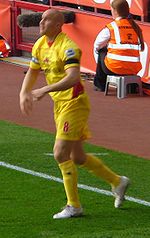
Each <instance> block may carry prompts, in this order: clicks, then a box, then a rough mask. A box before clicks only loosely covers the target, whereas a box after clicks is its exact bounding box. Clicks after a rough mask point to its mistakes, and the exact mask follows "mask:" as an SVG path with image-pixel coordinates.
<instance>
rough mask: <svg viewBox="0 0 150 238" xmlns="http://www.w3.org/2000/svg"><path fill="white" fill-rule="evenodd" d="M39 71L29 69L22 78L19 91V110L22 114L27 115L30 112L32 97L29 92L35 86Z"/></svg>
mask: <svg viewBox="0 0 150 238" xmlns="http://www.w3.org/2000/svg"><path fill="white" fill-rule="evenodd" d="M38 74H39V70H34V69H31V68H29V70H28V71H27V74H26V76H25V78H24V81H23V84H22V87H21V91H20V109H21V112H22V113H23V114H26V115H28V114H29V112H30V111H31V110H32V101H33V100H32V95H31V90H32V88H33V85H34V84H35V82H36V80H37V77H38Z"/></svg>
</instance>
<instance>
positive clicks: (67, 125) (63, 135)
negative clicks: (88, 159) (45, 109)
mask: <svg viewBox="0 0 150 238" xmlns="http://www.w3.org/2000/svg"><path fill="white" fill-rule="evenodd" d="M89 111H90V108H89V101H88V97H87V95H86V94H82V95H80V96H78V97H77V98H74V99H72V100H70V101H65V102H64V101H63V102H57V103H55V104H54V116H55V123H56V129H57V133H56V139H62V140H71V141H77V140H85V139H88V138H89V137H90V131H89V129H88V116H89Z"/></svg>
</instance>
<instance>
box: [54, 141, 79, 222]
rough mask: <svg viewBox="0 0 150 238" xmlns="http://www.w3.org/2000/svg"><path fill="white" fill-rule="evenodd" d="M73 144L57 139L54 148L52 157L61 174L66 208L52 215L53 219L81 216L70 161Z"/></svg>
mask: <svg viewBox="0 0 150 238" xmlns="http://www.w3.org/2000/svg"><path fill="white" fill-rule="evenodd" d="M73 144H74V142H73V141H66V140H61V139H57V140H56V142H55V146H54V157H55V159H56V160H57V162H58V164H59V168H60V170H61V173H62V177H63V182H64V188H65V192H66V197H67V205H66V207H65V208H64V209H63V210H62V211H61V212H59V213H57V214H55V215H54V218H55V219H59V218H69V217H73V216H80V215H81V214H82V208H81V204H80V201H79V195H78V188H77V170H76V165H75V164H74V162H73V161H72V160H71V159H70V153H71V150H72V147H73Z"/></svg>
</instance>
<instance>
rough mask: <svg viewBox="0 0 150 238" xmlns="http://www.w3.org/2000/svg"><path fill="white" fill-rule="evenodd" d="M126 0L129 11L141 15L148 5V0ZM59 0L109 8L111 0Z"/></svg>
mask: <svg viewBox="0 0 150 238" xmlns="http://www.w3.org/2000/svg"><path fill="white" fill-rule="evenodd" d="M127 1H128V3H129V6H130V12H131V13H132V14H134V15H138V16H143V12H144V11H145V9H146V6H147V7H148V0H127ZM58 2H60V1H58ZM61 2H66V3H72V4H77V5H84V6H90V7H95V8H100V9H107V10H110V2H111V0H62V1H61ZM144 8H145V9H144Z"/></svg>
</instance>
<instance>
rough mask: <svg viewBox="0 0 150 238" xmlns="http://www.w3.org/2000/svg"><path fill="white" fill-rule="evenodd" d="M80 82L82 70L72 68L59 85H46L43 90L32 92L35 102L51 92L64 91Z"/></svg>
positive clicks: (67, 71)
mask: <svg viewBox="0 0 150 238" xmlns="http://www.w3.org/2000/svg"><path fill="white" fill-rule="evenodd" d="M79 81H80V68H79V67H70V68H68V69H67V70H66V76H65V77H64V78H63V79H62V80H60V81H59V82H57V83H54V84H51V85H46V86H44V87H42V88H39V89H35V90H33V91H32V95H33V100H40V99H41V98H42V97H44V95H46V94H47V93H50V92H56V91H64V90H67V89H69V88H71V87H73V86H74V85H75V84H77V83H78V82H79Z"/></svg>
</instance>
